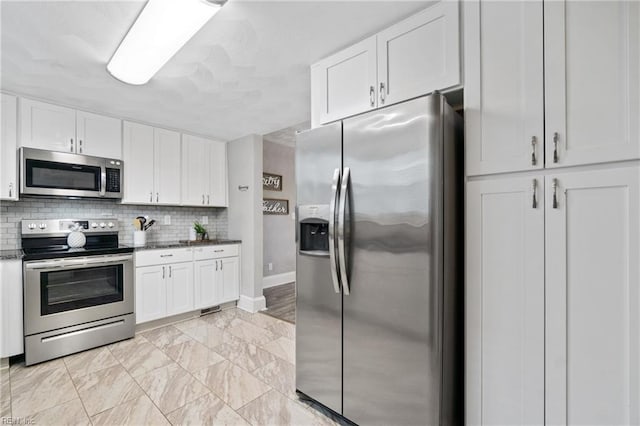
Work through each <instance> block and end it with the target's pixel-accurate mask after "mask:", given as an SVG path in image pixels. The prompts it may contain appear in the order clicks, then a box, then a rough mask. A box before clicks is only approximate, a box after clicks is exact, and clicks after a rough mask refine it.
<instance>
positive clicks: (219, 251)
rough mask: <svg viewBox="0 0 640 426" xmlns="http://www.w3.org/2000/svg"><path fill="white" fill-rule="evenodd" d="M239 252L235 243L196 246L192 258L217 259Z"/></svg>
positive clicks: (236, 254) (235, 254)
mask: <svg viewBox="0 0 640 426" xmlns="http://www.w3.org/2000/svg"><path fill="white" fill-rule="evenodd" d="M239 252H240V249H239V246H238V245H237V244H232V245H222V246H208V247H198V248H195V249H194V255H193V258H194V259H195V260H204V259H219V258H221V257H231V256H238V254H239Z"/></svg>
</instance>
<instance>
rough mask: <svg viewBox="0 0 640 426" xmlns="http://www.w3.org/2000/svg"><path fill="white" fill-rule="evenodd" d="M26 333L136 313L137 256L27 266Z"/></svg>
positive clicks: (45, 262)
mask: <svg viewBox="0 0 640 426" xmlns="http://www.w3.org/2000/svg"><path fill="white" fill-rule="evenodd" d="M24 275H25V281H24V287H25V288H24V312H25V321H24V327H25V335H31V334H36V333H42V332H45V331H50V330H55V329H58V328H63V327H69V326H73V325H78V324H83V323H86V322H90V321H96V320H100V319H105V318H111V317H115V316H119V315H125V314H130V313H133V307H134V300H133V294H134V291H133V256H132V255H124V256H123V255H111V256H89V257H74V258H68V259H59V260H43V261H30V262H25V264H24Z"/></svg>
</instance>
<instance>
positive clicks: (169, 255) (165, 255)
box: [160, 254, 173, 257]
mask: <svg viewBox="0 0 640 426" xmlns="http://www.w3.org/2000/svg"><path fill="white" fill-rule="evenodd" d="M160 257H173V255H172V254H161V255H160Z"/></svg>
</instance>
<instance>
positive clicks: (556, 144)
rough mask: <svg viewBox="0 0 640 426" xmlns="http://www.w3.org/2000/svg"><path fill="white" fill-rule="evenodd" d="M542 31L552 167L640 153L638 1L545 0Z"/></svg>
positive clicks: (626, 157) (548, 142)
mask: <svg viewBox="0 0 640 426" xmlns="http://www.w3.org/2000/svg"><path fill="white" fill-rule="evenodd" d="M544 32H545V42H544V44H545V102H546V108H545V109H546V117H545V118H546V122H545V129H546V151H547V153H546V154H547V155H546V164H547V167H562V166H567V165H574V164H589V163H600V162H605V161H617V160H625V159H634V158H639V157H640V120H639V119H638V117H640V90H639V86H640V72H639V67H640V63H639V61H640V3H638V2H635V1H589V2H581V1H551V2H545V8H544ZM554 152H555V158H554Z"/></svg>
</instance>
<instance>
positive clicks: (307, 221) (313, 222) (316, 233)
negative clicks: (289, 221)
mask: <svg viewBox="0 0 640 426" xmlns="http://www.w3.org/2000/svg"><path fill="white" fill-rule="evenodd" d="M298 217H299V219H298V238H299V250H300V253H302V254H305V253H307V254H313V255H318V254H323V253H326V254H327V255H328V254H329V206H327V205H310V206H309V205H307V206H299V207H298Z"/></svg>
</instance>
